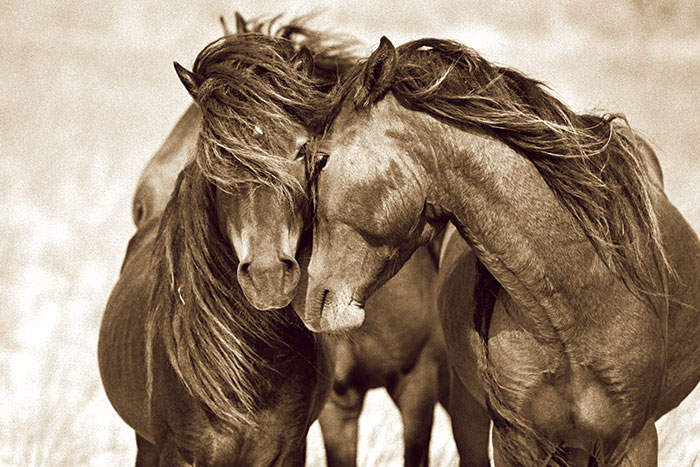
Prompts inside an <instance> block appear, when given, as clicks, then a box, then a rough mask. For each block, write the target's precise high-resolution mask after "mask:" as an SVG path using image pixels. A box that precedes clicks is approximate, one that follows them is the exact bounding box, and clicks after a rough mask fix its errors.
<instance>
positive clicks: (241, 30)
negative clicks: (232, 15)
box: [236, 12, 249, 34]
mask: <svg viewBox="0 0 700 467" xmlns="http://www.w3.org/2000/svg"><path fill="white" fill-rule="evenodd" d="M247 32H249V31H248V23H246V20H245V19H243V16H241V14H240V13H239V12H236V34H245V33H247Z"/></svg>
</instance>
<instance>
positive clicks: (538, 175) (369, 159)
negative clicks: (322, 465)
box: [303, 38, 700, 466]
mask: <svg viewBox="0 0 700 467" xmlns="http://www.w3.org/2000/svg"><path fill="white" fill-rule="evenodd" d="M327 114H328V122H327V125H326V128H325V137H324V138H322V140H321V141H320V142H318V143H317V148H318V149H317V151H316V152H315V154H313V155H312V156H310V157H312V158H313V164H314V165H316V166H317V167H318V168H319V169H320V168H322V170H321V171H320V173H319V175H318V177H317V178H316V183H315V188H314V193H315V194H314V198H315V224H314V234H313V249H312V255H311V260H310V263H309V268H308V271H309V283H308V289H307V294H306V307H305V311H304V313H305V314H304V316H303V319H304V321H305V323H306V325H307V327H309V328H310V329H312V330H314V331H339V330H341V329H345V328H347V327H348V325H356V324H359V323H361V322H362V319H363V318H362V317H363V316H364V314H365V311H364V303H365V301H366V300H367V298H368V297H369V296H370V295H371V293H372V292H373V291H374V290H376V288H377V287H378V286H380V285H381V284H382V283H383V282H384V281H386V280H387V279H388V278H389V277H391V275H392V274H393V272H394V271H396V270H398V268H399V267H400V265H401V264H402V263H403V261H405V260H406V258H408V257H409V256H410V254H411V253H412V252H413V251H414V250H415V249H416V248H417V247H418V246H419V245H422V244H425V243H426V242H428V241H429V240H430V239H431V237H432V236H433V235H434V232H435V231H436V230H438V229H440V228H441V227H442V226H443V225H444V224H445V222H446V221H448V220H449V221H451V222H452V223H453V224H454V225H455V226H456V228H457V230H458V231H459V233H460V234H461V236H462V237H463V238H464V240H466V242H467V243H468V244H469V246H470V247H471V249H472V250H473V252H474V254H475V256H476V258H477V259H478V263H477V264H478V269H476V270H474V271H473V272H469V271H458V273H459V274H464V275H466V274H471V275H472V276H473V277H472V278H471V279H469V280H467V281H466V283H465V284H464V287H465V289H464V290H463V291H462V297H463V298H464V299H465V300H468V302H466V303H464V304H463V306H462V310H461V313H458V312H456V311H453V312H452V313H451V314H450V315H447V316H446V315H444V313H443V319H442V325H443V329H444V331H445V339H446V343H447V349H448V360H449V361H450V362H451V364H452V367H453V368H454V370H455V372H456V373H457V374H458V376H459V378H460V382H461V383H462V384H463V386H464V387H466V388H468V389H469V391H468V392H469V393H470V394H472V395H473V396H474V397H475V398H476V399H477V400H482V401H483V403H484V404H485V406H486V407H487V408H488V410H489V413H490V416H491V418H492V420H493V423H494V430H493V446H494V461H495V464H496V465H497V466H498V465H525V466H535V465H547V464H549V465H551V464H557V463H562V464H567V465H582V466H586V465H590V464H591V463H592V464H594V465H624V466H641V465H644V466H647V465H649V466H651V465H656V463H657V443H658V441H657V433H656V429H655V425H654V421H655V420H656V419H658V418H659V417H660V416H661V415H663V414H664V413H666V412H668V411H669V410H671V409H672V408H673V407H675V406H677V405H678V404H679V403H680V401H681V400H682V399H683V398H684V397H685V396H686V395H687V394H688V393H689V392H690V391H691V390H692V389H693V387H694V386H695V385H696V384H697V382H698V380H699V379H700V320H698V313H699V312H698V307H700V287H699V286H700V284H699V281H700V276H699V275H698V271H700V244H699V243H698V238H697V236H696V234H695V233H694V232H693V231H692V229H691V228H690V227H689V226H688V224H687V223H686V222H685V220H684V219H683V218H682V216H681V215H680V214H679V213H678V211H677V210H676V209H675V208H674V207H673V205H672V204H671V203H670V202H669V200H668V199H667V198H666V196H665V194H664V193H663V190H662V188H661V186H660V185H659V184H657V183H654V182H653V181H652V180H651V178H650V176H649V170H650V168H649V167H648V165H649V164H647V163H646V162H645V158H646V155H645V154H643V153H645V151H644V150H640V148H639V145H638V144H637V141H638V140H637V138H635V137H633V136H632V133H631V131H630V130H629V129H627V128H625V126H624V125H621V124H618V123H617V122H616V121H615V120H614V119H613V118H611V117H605V116H603V117H601V116H596V115H589V114H577V113H574V112H573V111H571V110H570V109H569V108H568V107H566V106H565V105H564V104H563V103H562V102H560V101H559V100H557V99H556V98H554V97H553V96H552V95H551V94H550V93H549V92H548V91H547V90H546V88H545V87H544V86H543V85H542V84H541V83H539V82H537V81H534V80H532V79H530V78H528V77H526V76H524V75H523V74H521V73H519V72H517V71H515V70H512V69H509V68H504V67H498V66H495V65H493V64H491V63H489V62H488V61H486V60H485V59H483V58H482V57H480V56H479V55H478V54H477V53H476V52H474V51H473V50H471V49H469V48H467V47H465V46H463V45H461V44H458V43H455V42H451V41H442V40H436V39H424V40H420V41H415V42H411V43H408V44H405V45H404V46H402V47H400V48H399V49H398V50H396V49H394V47H393V46H392V45H391V43H390V42H389V41H388V39H386V38H382V41H381V43H380V46H379V48H378V49H377V50H376V51H375V52H374V53H373V54H372V55H371V56H370V57H369V58H368V60H367V61H366V62H365V63H364V64H362V65H358V67H357V68H356V70H354V71H351V72H350V73H349V74H348V75H347V78H346V79H345V81H344V83H343V84H342V86H340V87H339V88H338V90H337V93H336V97H335V98H334V99H331V100H330V102H329V111H328V112H327ZM463 267H467V266H463ZM474 284H476V285H474ZM470 302H473V303H471V304H470ZM452 417H453V421H454V419H455V418H457V417H459V415H457V414H455V413H452Z"/></svg>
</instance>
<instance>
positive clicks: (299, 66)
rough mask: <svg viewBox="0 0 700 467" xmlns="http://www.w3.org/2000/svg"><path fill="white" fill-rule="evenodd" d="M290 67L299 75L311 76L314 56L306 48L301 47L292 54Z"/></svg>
mask: <svg viewBox="0 0 700 467" xmlns="http://www.w3.org/2000/svg"><path fill="white" fill-rule="evenodd" d="M292 66H293V67H294V69H295V70H297V71H298V72H299V73H301V74H304V75H306V76H309V77H310V76H311V73H313V71H314V56H313V54H312V53H311V50H309V48H308V47H307V46H305V45H302V46H301V48H300V49H299V51H298V52H297V53H296V54H294V56H293V57H292Z"/></svg>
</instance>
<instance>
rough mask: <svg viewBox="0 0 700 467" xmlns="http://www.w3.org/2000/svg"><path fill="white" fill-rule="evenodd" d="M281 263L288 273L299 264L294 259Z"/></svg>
mask: <svg viewBox="0 0 700 467" xmlns="http://www.w3.org/2000/svg"><path fill="white" fill-rule="evenodd" d="M281 261H282V264H284V269H285V270H287V271H290V270H292V269H294V267H295V266H296V265H297V262H296V261H294V260H293V259H282V260H281Z"/></svg>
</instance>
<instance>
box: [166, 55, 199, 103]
mask: <svg viewBox="0 0 700 467" xmlns="http://www.w3.org/2000/svg"><path fill="white" fill-rule="evenodd" d="M173 65H174V66H175V73H177V76H178V78H180V81H182V84H183V85H184V86H185V89H187V92H189V93H190V96H192V98H193V99H194V100H195V101H197V94H198V91H199V86H201V85H202V82H204V77H202V75H199V74H197V73H194V72H192V71H189V70H188V69H186V68H185V67H183V66H182V65H180V64H179V63H177V62H173Z"/></svg>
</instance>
